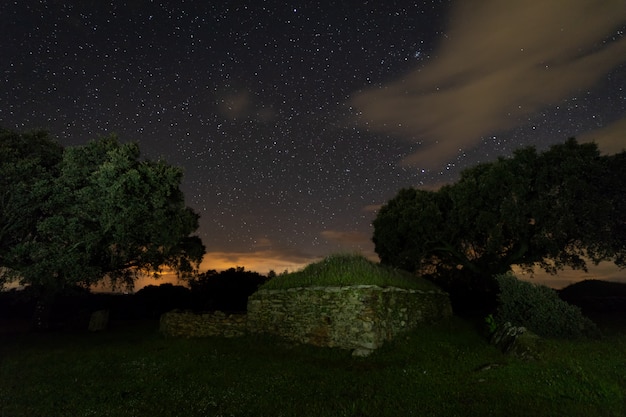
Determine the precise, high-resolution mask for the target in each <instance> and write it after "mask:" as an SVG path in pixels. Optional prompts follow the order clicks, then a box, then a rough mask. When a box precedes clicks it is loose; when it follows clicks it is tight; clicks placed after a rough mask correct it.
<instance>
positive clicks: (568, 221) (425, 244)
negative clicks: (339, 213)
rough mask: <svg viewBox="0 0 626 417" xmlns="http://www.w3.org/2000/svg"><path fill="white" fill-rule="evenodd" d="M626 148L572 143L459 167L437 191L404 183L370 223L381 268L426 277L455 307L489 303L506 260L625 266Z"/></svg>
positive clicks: (552, 269)
mask: <svg viewBox="0 0 626 417" xmlns="http://www.w3.org/2000/svg"><path fill="white" fill-rule="evenodd" d="M625 155H626V153H625V152H622V153H620V154H617V155H611V156H603V155H600V152H599V150H598V148H597V146H596V145H595V144H593V143H584V144H578V143H577V142H576V141H575V140H574V139H570V140H568V141H567V142H566V143H564V144H560V145H555V146H552V147H551V148H550V149H549V150H547V151H545V152H543V153H539V152H537V150H536V149H535V148H533V147H530V148H524V149H520V150H518V151H516V152H515V153H514V155H513V156H512V157H511V158H500V159H498V160H497V161H494V162H491V163H483V164H479V165H477V166H475V167H473V168H470V169H467V170H464V171H463V172H462V173H461V178H460V179H459V181H457V182H456V183H454V184H451V185H446V186H444V187H442V188H441V189H439V190H438V191H427V190H419V189H404V190H401V191H400V192H399V193H398V195H397V196H396V197H395V198H393V199H392V200H390V201H389V202H387V204H385V205H384V206H383V207H381V209H380V210H379V212H378V215H377V217H376V219H375V220H374V222H373V225H374V235H373V241H374V244H375V249H376V252H377V253H378V255H379V256H380V259H381V262H382V263H383V264H387V265H391V266H394V267H397V268H402V269H405V270H407V271H410V272H414V273H417V274H419V275H422V276H424V277H427V278H429V279H431V280H432V281H434V282H436V283H437V284H439V285H441V286H442V287H443V288H444V289H446V290H447V291H448V292H450V293H451V296H452V299H453V302H455V304H456V305H457V306H463V305H471V304H472V303H473V304H474V307H475V308H484V307H485V306H486V304H489V303H491V302H493V296H494V294H495V292H494V288H495V285H494V282H493V278H492V277H494V276H495V275H498V274H502V273H506V272H508V271H510V269H511V266H512V265H518V266H521V267H523V268H526V269H532V268H536V267H540V268H542V269H544V270H545V271H547V272H549V273H556V272H557V271H559V270H561V269H563V268H565V267H571V268H574V269H579V270H586V267H587V263H588V262H590V261H591V262H594V263H596V262H600V261H613V262H614V263H615V264H616V265H618V266H620V267H623V266H625V265H626V263H625V261H624V259H625V258H624V256H626V246H625V245H626V235H625V234H624V233H625V230H626V229H625V228H626V219H625V218H624V213H626V207H625V202H624V199H625V197H624V196H625V195H626V172H624V170H625V169H626V168H624V166H626V164H625V163H624V162H625V161H626V159H625V158H626V157H625Z"/></svg>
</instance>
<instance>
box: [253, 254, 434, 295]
mask: <svg viewBox="0 0 626 417" xmlns="http://www.w3.org/2000/svg"><path fill="white" fill-rule="evenodd" d="M350 285H377V286H379V287H398V288H404V289H415V290H436V289H438V287H436V286H435V285H434V284H432V283H431V282H430V281H427V280H425V279H423V278H419V277H416V276H413V275H411V274H409V273H407V272H404V271H400V270H397V269H393V268H389V267H385V266H382V265H379V264H376V263H374V262H372V261H369V260H368V259H366V258H365V257H364V256H362V255H357V254H336V255H331V256H329V257H327V258H325V259H323V260H321V261H319V262H316V263H312V264H310V265H307V266H306V267H305V268H303V269H302V270H300V271H296V272H292V273H289V274H283V275H279V276H277V277H274V278H272V279H271V280H269V281H268V282H266V283H265V284H263V286H261V288H260V289H264V290H282V289H288V288H297V287H339V286H350Z"/></svg>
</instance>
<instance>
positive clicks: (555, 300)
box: [495, 273, 599, 339]
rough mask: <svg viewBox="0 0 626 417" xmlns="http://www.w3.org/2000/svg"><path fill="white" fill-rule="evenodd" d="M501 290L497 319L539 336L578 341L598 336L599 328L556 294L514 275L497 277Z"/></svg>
mask: <svg viewBox="0 0 626 417" xmlns="http://www.w3.org/2000/svg"><path fill="white" fill-rule="evenodd" d="M496 280H497V282H498V285H499V287H500V292H499V294H498V307H497V309H496V314H495V318H496V321H497V322H498V324H500V325H501V324H504V323H506V322H507V321H508V322H511V324H513V325H516V326H524V327H526V328H528V329H530V330H531V331H533V332H534V333H536V334H538V335H539V336H544V337H557V338H566V339H575V338H579V337H583V336H597V335H598V334H599V332H598V328H597V327H596V325H595V324H594V323H593V322H592V321H591V320H589V319H588V318H587V317H585V316H583V314H582V313H581V311H580V309H579V308H578V307H575V306H573V305H570V304H568V303H566V302H565V301H563V300H561V299H560V298H559V297H558V294H557V293H556V291H554V290H553V289H551V288H548V287H546V286H543V285H536V284H532V283H530V282H525V281H521V280H519V279H517V278H516V277H515V276H514V275H513V274H510V273H509V274H502V275H498V276H496Z"/></svg>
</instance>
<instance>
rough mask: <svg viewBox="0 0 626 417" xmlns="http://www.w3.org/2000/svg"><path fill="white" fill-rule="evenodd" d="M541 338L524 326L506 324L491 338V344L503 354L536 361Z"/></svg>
mask: <svg viewBox="0 0 626 417" xmlns="http://www.w3.org/2000/svg"><path fill="white" fill-rule="evenodd" d="M538 341H539V336H537V335H536V334H534V333H532V332H530V331H528V330H527V329H526V328H525V327H523V326H513V325H512V324H511V323H510V322H506V323H504V324H503V325H502V326H500V327H498V329H497V330H496V331H495V332H494V333H493V335H492V336H491V343H492V344H494V345H496V346H497V347H498V348H499V349H500V350H501V351H502V352H504V353H506V354H510V355H513V356H516V357H518V358H521V359H534V358H536V357H537V356H538Z"/></svg>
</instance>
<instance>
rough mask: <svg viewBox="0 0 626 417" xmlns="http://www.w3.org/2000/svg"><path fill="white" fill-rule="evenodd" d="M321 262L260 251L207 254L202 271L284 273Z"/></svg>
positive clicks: (296, 255) (297, 256)
mask: <svg viewBox="0 0 626 417" xmlns="http://www.w3.org/2000/svg"><path fill="white" fill-rule="evenodd" d="M317 260H319V257H315V256H313V255H307V254H303V253H297V252H292V253H290V252H285V251H282V252H281V251H273V250H269V249H260V250H256V251H253V252H219V251H214V252H207V253H206V254H205V255H204V259H203V261H202V265H200V270H201V271H206V270H209V269H215V270H217V271H223V270H225V269H228V268H233V267H235V266H243V267H245V268H246V269H247V270H249V271H255V272H259V273H261V274H267V273H268V272H269V271H270V270H273V271H275V272H278V273H280V272H283V271H284V270H289V271H296V270H298V269H301V268H303V267H305V266H306V265H308V264H310V263H311V262H315V261H317Z"/></svg>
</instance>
